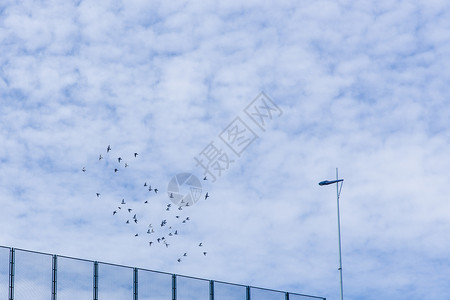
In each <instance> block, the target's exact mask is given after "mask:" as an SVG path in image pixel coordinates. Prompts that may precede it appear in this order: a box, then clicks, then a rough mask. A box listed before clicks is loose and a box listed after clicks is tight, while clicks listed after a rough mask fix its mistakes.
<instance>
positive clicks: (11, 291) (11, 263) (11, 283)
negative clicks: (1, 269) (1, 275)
mask: <svg viewBox="0 0 450 300" xmlns="http://www.w3.org/2000/svg"><path fill="white" fill-rule="evenodd" d="M15 259H16V258H15V253H14V248H11V250H10V251H9V295H8V296H9V300H14V269H15V265H14V264H15V262H14V261H15Z"/></svg>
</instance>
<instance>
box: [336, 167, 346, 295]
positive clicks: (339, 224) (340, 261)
mask: <svg viewBox="0 0 450 300" xmlns="http://www.w3.org/2000/svg"><path fill="white" fill-rule="evenodd" d="M336 180H339V177H338V168H336ZM341 186H342V183H341ZM336 200H337V216H338V237H339V276H340V282H341V300H343V299H344V287H343V284H342V254H341V220H340V216H339V215H340V214H339V182H337V183H336Z"/></svg>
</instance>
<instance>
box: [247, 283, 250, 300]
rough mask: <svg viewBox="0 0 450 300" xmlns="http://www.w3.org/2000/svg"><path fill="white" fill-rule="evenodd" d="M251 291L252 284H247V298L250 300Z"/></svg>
mask: <svg viewBox="0 0 450 300" xmlns="http://www.w3.org/2000/svg"><path fill="white" fill-rule="evenodd" d="M250 295H251V293H250V286H247V297H246V299H247V300H250V298H251V296H250Z"/></svg>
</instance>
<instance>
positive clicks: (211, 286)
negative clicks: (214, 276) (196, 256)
mask: <svg viewBox="0 0 450 300" xmlns="http://www.w3.org/2000/svg"><path fill="white" fill-rule="evenodd" d="M209 300H214V280H210V281H209Z"/></svg>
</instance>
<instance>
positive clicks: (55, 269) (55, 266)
mask: <svg viewBox="0 0 450 300" xmlns="http://www.w3.org/2000/svg"><path fill="white" fill-rule="evenodd" d="M57 272H58V258H57V256H56V255H53V260H52V300H56V290H57V286H56V276H57Z"/></svg>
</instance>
